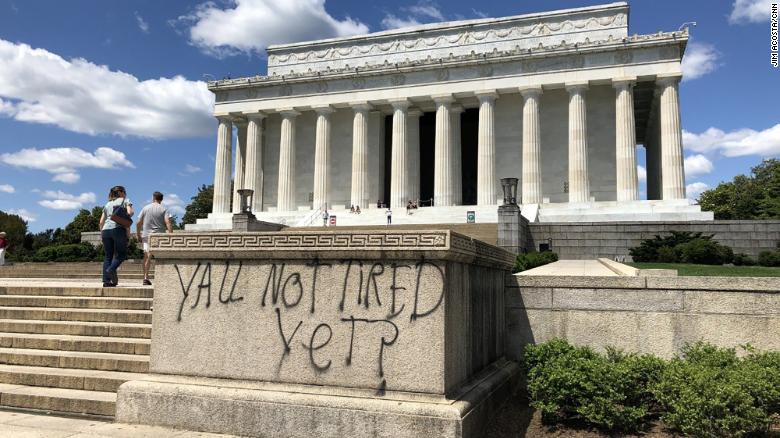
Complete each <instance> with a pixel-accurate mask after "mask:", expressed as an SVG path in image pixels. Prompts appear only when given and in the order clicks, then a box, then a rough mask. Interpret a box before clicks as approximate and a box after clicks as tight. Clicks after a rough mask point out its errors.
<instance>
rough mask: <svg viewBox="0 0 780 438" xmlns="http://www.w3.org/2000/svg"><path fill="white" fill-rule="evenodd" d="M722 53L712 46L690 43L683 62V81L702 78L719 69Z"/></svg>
mask: <svg viewBox="0 0 780 438" xmlns="http://www.w3.org/2000/svg"><path fill="white" fill-rule="evenodd" d="M719 60H720V53H718V51H717V50H715V47H713V46H712V45H710V44H704V43H690V44H688V48H687V49H686V50H685V56H683V60H682V65H681V68H682V72H683V81H689V80H691V79H697V78H700V77H702V76H704V75H706V74H707V73H712V72H713V71H715V69H716V68H718V66H719V65H720V64H719V62H718V61H719Z"/></svg>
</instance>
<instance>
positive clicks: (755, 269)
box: [627, 263, 780, 277]
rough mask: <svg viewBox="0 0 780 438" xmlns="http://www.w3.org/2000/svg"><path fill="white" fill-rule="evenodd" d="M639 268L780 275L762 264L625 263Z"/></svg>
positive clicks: (714, 274)
mask: <svg viewBox="0 0 780 438" xmlns="http://www.w3.org/2000/svg"><path fill="white" fill-rule="evenodd" d="M627 265H630V266H633V267H635V268H639V269H675V270H676V271H677V275H681V276H709V277H780V268H766V267H763V266H712V265H689V264H685V263H627Z"/></svg>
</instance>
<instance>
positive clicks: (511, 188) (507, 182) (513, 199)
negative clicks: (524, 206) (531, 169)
mask: <svg viewBox="0 0 780 438" xmlns="http://www.w3.org/2000/svg"><path fill="white" fill-rule="evenodd" d="M501 189H502V190H503V191H504V205H517V178H501Z"/></svg>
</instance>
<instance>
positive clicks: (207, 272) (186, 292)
mask: <svg viewBox="0 0 780 438" xmlns="http://www.w3.org/2000/svg"><path fill="white" fill-rule="evenodd" d="M201 266H203V265H202V264H201V262H198V264H197V265H196V266H195V271H193V273H192V276H190V281H189V283H187V287H184V280H182V278H181V271H179V266H178V265H173V268H174V269H176V274H177V275H178V277H179V284H180V285H181V292H182V299H181V302H180V303H179V313H178V315H177V316H176V320H177V321H181V312H182V310H183V309H184V303H185V302H186V301H187V298H188V297H189V296H190V289H191V288H192V282H193V281H194V280H195V276H197V275H198V271H199V270H200V267H201ZM241 267H242V262H238V269H237V270H236V274H235V277H233V284H232V286H231V287H230V294H229V295H228V296H227V298H223V296H222V293H223V292H224V290H225V280H226V279H227V275H228V271H229V270H230V262H229V261H227V262H225V273H224V275H223V276H222V283H221V284H220V286H219V295H218V298H219V302H220V303H222V304H228V303H234V302H237V301H242V300H243V299H244V297H233V294H234V293H235V290H236V283H237V282H238V276H239V275H241ZM204 290H205V291H206V307H207V308H208V307H209V306H211V263H210V262H209V263H206V265H205V268H204V269H203V274H202V275H201V277H200V283H199V284H198V296H197V297H196V298H195V303H194V304H193V305H192V306H191V307H190V308H191V309H194V308H196V307H198V303H200V295H201V293H202V292H203V291H204Z"/></svg>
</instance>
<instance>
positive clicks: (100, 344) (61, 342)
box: [0, 333, 151, 355]
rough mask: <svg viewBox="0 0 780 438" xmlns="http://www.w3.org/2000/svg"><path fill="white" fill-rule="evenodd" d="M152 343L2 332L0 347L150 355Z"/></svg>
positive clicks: (134, 340) (94, 337)
mask: <svg viewBox="0 0 780 438" xmlns="http://www.w3.org/2000/svg"><path fill="white" fill-rule="evenodd" d="M150 345H151V341H150V340H149V339H142V338H117V337H108V336H75V335H55V334H36V333H0V347H5V348H29V349H35V350H61V351H88V352H95V353H119V354H142V355H148V354H149V347H150Z"/></svg>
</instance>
